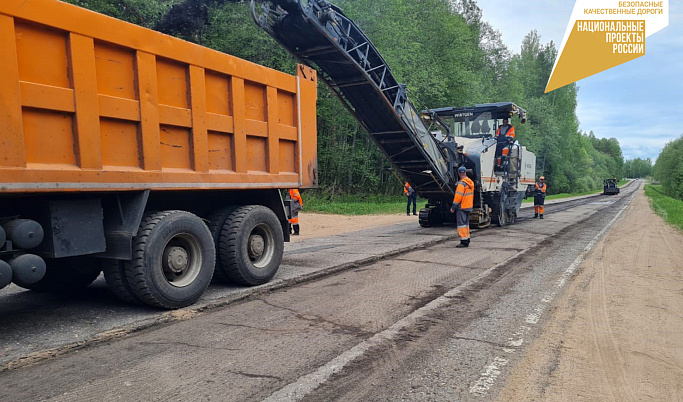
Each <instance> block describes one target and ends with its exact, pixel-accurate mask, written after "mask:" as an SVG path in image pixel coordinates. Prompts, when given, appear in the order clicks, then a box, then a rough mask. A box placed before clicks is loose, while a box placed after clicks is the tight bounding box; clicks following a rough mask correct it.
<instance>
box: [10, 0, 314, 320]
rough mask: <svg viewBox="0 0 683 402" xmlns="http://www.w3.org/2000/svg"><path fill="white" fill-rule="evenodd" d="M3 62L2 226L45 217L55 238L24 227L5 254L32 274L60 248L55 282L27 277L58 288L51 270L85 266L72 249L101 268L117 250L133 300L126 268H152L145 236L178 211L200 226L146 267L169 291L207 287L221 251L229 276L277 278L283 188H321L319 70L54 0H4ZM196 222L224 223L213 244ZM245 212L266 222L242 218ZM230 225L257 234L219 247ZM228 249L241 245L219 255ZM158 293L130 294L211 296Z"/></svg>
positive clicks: (169, 303) (174, 299)
mask: <svg viewBox="0 0 683 402" xmlns="http://www.w3.org/2000/svg"><path fill="white" fill-rule="evenodd" d="M0 59H2V63H0V131H1V134H2V135H1V136H0V155H2V156H1V157H0V225H2V226H6V225H7V224H8V223H9V222H11V221H13V220H16V219H28V220H32V221H34V222H37V223H38V224H39V225H40V226H41V228H43V229H44V233H43V236H44V238H45V241H43V242H41V243H40V244H39V245H38V246H36V247H35V248H33V249H31V250H26V249H22V248H21V247H18V246H17V243H16V241H13V240H14V239H13V238H12V237H14V238H16V239H19V234H16V233H14V232H13V233H12V236H10V237H8V238H7V239H6V241H5V242H3V243H2V244H3V246H2V248H0V257H1V258H2V261H3V262H4V263H6V264H9V265H11V266H12V269H13V273H14V274H15V276H16V275H18V274H19V271H20V270H23V269H24V268H23V267H20V265H21V264H19V263H17V262H16V259H17V257H20V256H21V255H24V254H29V253H30V254H34V255H38V256H40V257H42V258H47V259H48V261H47V262H48V263H47V269H46V271H47V274H46V275H45V277H44V278H42V279H38V280H36V277H37V276H35V275H34V276H32V277H30V278H29V279H28V282H31V281H33V280H36V282H35V283H28V282H27V281H26V280H24V281H22V280H20V282H22V283H21V284H22V285H25V287H29V288H32V287H41V286H42V287H45V286H51V284H53V283H56V282H60V280H57V279H52V277H58V276H59V275H56V274H54V272H56V271H57V270H60V271H64V272H68V274H66V275H67V276H76V275H75V274H73V272H74V270H73V269H72V268H73V267H74V266H75V267H78V266H81V265H83V264H81V263H76V262H75V261H74V258H77V257H82V256H92V257H98V258H100V259H101V260H94V259H89V260H88V262H87V264H90V265H93V266H96V267H95V268H93V269H92V270H90V271H97V268H98V267H100V263H101V262H102V261H105V263H107V264H108V271H109V272H110V273H111V275H109V276H108V278H107V279H108V280H109V279H110V278H111V277H115V278H114V279H112V280H111V281H110V282H116V281H118V282H117V286H119V287H120V288H121V289H124V290H123V291H122V292H119V293H121V295H122V296H124V298H125V296H126V295H125V293H126V292H127V291H126V290H125V288H127V287H129V286H128V284H126V283H125V282H126V275H128V276H134V275H135V274H136V273H135V272H134V271H135V269H138V270H139V271H144V269H147V268H144V269H143V268H141V266H137V268H134V267H133V268H131V266H133V265H135V264H134V263H132V262H131V261H134V260H135V258H136V256H135V246H136V244H138V243H139V241H140V239H139V238H138V237H139V235H140V231H141V230H143V229H144V230H149V231H152V232H154V231H155V227H157V226H156V225H161V226H163V225H164V224H165V223H166V222H167V221H168V222H170V220H178V221H181V222H185V223H183V225H189V226H188V227H192V228H193V229H192V230H195V231H198V232H199V233H196V234H194V235H192V236H193V237H195V239H191V238H190V237H188V236H182V235H179V237H173V236H171V238H170V240H169V239H167V240H169V241H171V243H169V244H171V246H168V247H167V248H168V249H166V248H164V247H162V250H161V251H159V252H160V255H159V256H157V257H159V258H157V260H159V259H161V260H163V261H161V260H160V261H156V262H154V263H155V264H158V265H159V266H163V269H162V271H163V272H161V274H160V273H159V272H155V273H154V272H149V273H147V274H146V275H150V277H149V278H148V279H149V280H150V281H151V282H154V281H157V280H158V279H159V278H158V277H161V279H164V278H166V279H167V281H166V282H168V283H163V280H162V281H161V282H159V283H158V287H159V288H160V289H162V288H163V287H164V286H167V285H169V284H170V286H171V287H174V288H181V289H182V288H187V287H192V286H195V285H194V284H193V278H195V277H197V278H201V279H202V281H204V282H206V277H207V276H208V277H209V279H210V276H211V275H210V274H211V273H212V272H211V273H209V274H206V273H205V272H204V271H205V270H206V269H207V268H206V267H203V266H201V265H202V264H203V265H207V264H206V263H207V259H210V258H214V257H208V256H207V255H208V254H214V255H215V253H216V250H218V260H219V261H218V263H217V267H219V266H221V265H223V266H224V267H223V268H224V269H222V270H219V269H218V268H217V271H220V273H218V274H217V276H221V277H223V278H225V279H230V278H231V277H233V278H234V277H235V275H233V273H234V272H233V271H232V270H234V269H237V268H235V264H237V265H239V264H240V263H244V262H245V261H246V262H250V263H253V264H255V265H254V267H255V268H254V267H252V268H254V269H257V270H258V269H265V268H264V267H265V266H266V265H268V267H267V268H268V270H270V271H271V272H270V273H269V274H268V275H269V276H272V275H271V274H274V271H273V270H272V268H273V267H272V264H270V265H269V264H268V263H266V262H264V261H260V260H259V258H260V257H261V256H262V255H261V254H259V253H262V252H263V247H266V252H267V253H269V258H270V260H269V261H271V262H272V261H276V262H277V265H279V259H280V258H281V249H282V245H281V244H276V243H281V242H282V241H284V240H288V237H289V233H288V231H287V230H286V229H287V220H286V218H287V217H286V212H285V210H284V206H283V203H282V199H281V197H280V192H279V189H283V188H309V187H315V186H317V159H316V152H317V150H316V147H317V144H316V111H315V105H316V96H317V94H316V81H317V77H316V72H315V71H314V70H312V69H310V68H308V67H305V66H298V68H297V74H296V75H295V76H292V75H288V74H284V73H281V72H279V71H276V70H273V69H269V68H266V67H263V66H259V65H257V64H254V63H251V62H248V61H245V60H242V59H239V58H236V57H233V56H230V55H227V54H223V53H220V52H217V51H214V50H211V49H208V48H204V47H201V46H198V45H195V44H192V43H188V42H185V41H182V40H179V39H177V38H173V37H169V36H166V35H163V34H160V33H158V32H154V31H151V30H148V29H145V28H142V27H139V26H135V25H132V24H128V23H125V22H123V21H119V20H116V19H114V18H110V17H107V16H104V15H100V14H97V13H94V12H91V11H88V10H85V9H82V8H79V7H76V6H73V5H69V4H66V3H62V2H60V1H56V0H32V1H29V2H26V1H22V0H5V1H3V2H0ZM256 206H259V207H262V208H265V209H266V211H264V210H263V209H261V208H256ZM150 211H157V215H156V218H154V219H151V220H149V219H148V218H149V215H150ZM158 211H162V212H158ZM163 211H176V212H177V211H180V212H187V213H189V214H191V215H192V216H189V215H187V214H182V213H181V214H177V213H175V212H174V213H166V214H164V213H163ZM265 215H269V216H268V219H265V218H264V216H265ZM254 216H256V218H254ZM273 217H274V219H275V222H276V224H277V225H276V226H277V227H271V226H272V225H271V224H272V221H273V219H271V218H273ZM195 218H196V219H195ZM199 218H201V219H204V220H205V221H206V222H208V228H207V227H206V225H204V228H205V229H206V230H207V231H211V232H212V233H211V236H212V237H213V244H212V246H211V248H212V250H213V251H211V250H210V252H207V253H204V250H203V248H204V245H203V244H202V241H203V240H206V239H204V237H206V236H204V234H205V233H201V232H202V230H203V229H202V227H201V225H203V223H201V219H199ZM246 218H254V219H255V222H256V223H254V228H260V229H259V230H256V232H254V231H252V230H247V229H245V228H239V227H237V226H239V225H238V224H237V223H236V222H237V221H239V220H243V219H246ZM197 219H199V223H200V224H201V225H200V224H198V223H197ZM264 219H265V220H264ZM226 222H227V223H226ZM230 222H232V224H233V227H232V229H230V228H229V227H228V226H230ZM264 222H265V223H264ZM141 225H143V226H141ZM144 225H147V226H144ZM224 225H227V226H226V227H225V228H224V227H223V226H224ZM259 225H260V226H259ZM10 226H12V225H10ZM161 226H158V227H159V228H160V227H161ZM171 226H173V225H171ZM181 226H182V225H181ZM79 228H80V230H79ZM223 229H226V230H228V229H230V230H232V231H233V232H235V233H237V235H236V236H238V237H239V236H246V238H245V239H242V240H244V242H246V243H244V244H242V243H240V244H227V240H226V243H225V244H222V243H221V241H220V237H221V233H222V231H223ZM252 229H253V228H252ZM179 230H180V229H179ZM187 230H190V229H187ZM230 230H228V232H230ZM245 230H246V231H247V233H246V234H245V233H243V232H244V231H245ZM24 232H25V230H24ZM24 232H22V234H26V233H24ZM155 233H156V232H155ZM179 233H180V232H179ZM231 233H232V232H231ZM147 234H149V233H147ZM233 234H234V233H233ZM34 235H35V233H34ZM136 236H138V237H136ZM192 236H191V237H192ZM233 237H234V236H233ZM250 239H251V240H250ZM0 240H1V239H0ZM249 241H252V242H251V243H249ZM20 243H21V241H20ZM143 243H144V242H143ZM264 245H265V246H264ZM138 246H139V244H138ZM269 246H273V247H275V249H274V250H272V249H268V247H269ZM235 247H239V248H240V249H239V250H237V251H235ZM221 248H224V249H225V250H228V249H230V250H232V251H231V252H228V251H226V252H225V254H226V256H225V258H222V257H221V256H220V254H221ZM233 251H234V252H233ZM273 252H274V254H273ZM231 253H232V254H231ZM240 253H243V254H245V255H246V256H245V257H244V258H246V260H245V261H241V260H240V261H237V260H239V258H241V257H242V256H241V254H240ZM204 254H206V255H204ZM228 254H229V255H228ZM238 254H240V255H238ZM247 254H248V255H247ZM193 256H194V257H193ZM202 256H203V257H202ZM137 257H139V258H142V259H145V258H147V257H149V256H145V255H138V256H137ZM192 258H195V260H192ZM23 259H24V260H26V258H23ZM102 259H104V260H102ZM221 259H223V260H225V261H223V262H221ZM67 260H68V261H67ZM199 260H202V261H201V263H200V264H199V265H197V263H198V262H197V261H199ZM228 260H230V261H228ZM35 261H37V260H35V259H34V262H35ZM93 261H94V262H93ZM112 261H113V262H112ZM145 261H146V262H145V264H147V263H150V261H151V260H149V261H147V260H145ZM259 261H260V262H259ZM13 264H14V265H13ZM36 264H38V265H40V264H39V263H37V262H36ZM51 264H52V265H53V266H55V267H58V269H56V270H51V269H50V265H51ZM112 264H113V265H116V266H117V268H111V265H112ZM193 264H194V265H193ZM231 264H232V265H231ZM253 264H252V265H253ZM15 265H16V267H15ZM24 265H26V264H24ZM28 265H30V264H28ZM34 265H35V264H34ZM105 265H106V264H105ZM143 265H144V264H143ZM209 265H210V264H209ZM229 265H230V266H231V267H232V268H230V267H228V266H229ZM15 268H16V269H15ZM33 268H36V267H33ZM160 269H161V268H160ZM275 269H276V268H275ZM41 270H43V271H45V269H43V268H41V267H37V271H41ZM188 270H189V271H188ZM210 270H211V271H213V266H211V267H210ZM34 271H35V269H34ZM185 271H188V272H185ZM190 271H192V272H190ZM3 272H5V273H7V270H6V267H5V270H4V271H3V270H2V267H0V284H2V279H1V278H2V273H3ZM51 272H53V273H51ZM255 272H256V271H255ZM106 273H107V270H105V274H106ZM138 273H140V272H138ZM10 275H11V274H10ZM153 275H156V276H153ZM249 275H250V274H249V273H247V274H246V277H245V276H244V275H242V274H239V273H237V274H236V278H237V281H238V282H243V283H249V284H256V283H260V282H262V281H264V280H267V279H269V278H267V279H266V276H268V275H265V276H264V275H261V274H260V273H258V272H256V276H255V277H249ZM259 275H260V276H259ZM19 276H21V275H19ZM29 276H30V275H29ZM179 278H180V279H179ZM48 282H49V283H48ZM207 283H208V282H207ZM203 285H204V284H202V286H203ZM121 289H119V291H120V290H121ZM202 290H203V289H202ZM129 293H130V292H129ZM161 293H162V294H161V295H152V296H150V295H147V294H143V293H142V292H141V291H133V292H132V293H131V295H132V296H131V297H130V298H131V299H136V300H137V301H142V302H145V303H148V304H152V305H158V306H160V307H178V306H181V305H186V304H188V302H192V301H194V300H192V299H196V297H198V296H196V294H197V292H194V294H193V295H192V297H190V298H189V299H188V298H187V297H185V296H178V295H177V294H173V295H171V296H169V295H164V294H163V289H162V291H161ZM171 293H172V292H171ZM176 293H177V292H176ZM181 293H182V292H181ZM199 294H201V292H199ZM164 298H167V299H168V300H166V299H164ZM181 299H184V300H181Z"/></svg>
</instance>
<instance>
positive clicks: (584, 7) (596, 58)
mask: <svg viewBox="0 0 683 402" xmlns="http://www.w3.org/2000/svg"><path fill="white" fill-rule="evenodd" d="M668 25H669V0H658V1H619V0H576V4H575V5H574V11H573V12H572V16H571V18H570V19H569V24H567V29H566V31H565V34H564V39H563V40H562V46H561V47H560V52H559V55H558V57H557V60H555V66H554V67H553V72H552V73H551V74H550V79H549V80H548V85H547V86H546V88H545V92H546V93H547V92H550V91H553V90H555V89H557V88H561V87H563V86H565V85H569V84H571V83H573V82H576V81H578V80H580V79H583V78H586V77H589V76H591V75H593V74H597V73H599V72H602V71H605V70H607V69H610V68H612V67H615V66H618V65H620V64H623V63H626V62H628V61H631V60H633V59H636V58H638V57H641V56H644V55H645V39H646V38H647V37H649V36H650V35H653V34H654V33H656V32H659V31H660V30H662V29H664V28H666V27H667V26H668Z"/></svg>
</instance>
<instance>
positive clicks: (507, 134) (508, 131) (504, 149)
mask: <svg viewBox="0 0 683 402" xmlns="http://www.w3.org/2000/svg"><path fill="white" fill-rule="evenodd" d="M494 138H495V139H496V141H497V144H496V166H500V165H501V161H502V159H503V157H505V156H508V155H509V154H510V145H511V144H512V143H513V142H515V128H514V127H513V126H512V125H511V124H510V123H509V120H508V118H507V117H503V125H501V126H499V127H498V129H497V130H496V135H495V137H494Z"/></svg>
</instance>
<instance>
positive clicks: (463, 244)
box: [455, 239, 470, 248]
mask: <svg viewBox="0 0 683 402" xmlns="http://www.w3.org/2000/svg"><path fill="white" fill-rule="evenodd" d="M469 246H470V240H469V239H467V240H460V244H458V245H457V246H455V247H456V248H464V247H469Z"/></svg>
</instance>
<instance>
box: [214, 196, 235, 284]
mask: <svg viewBox="0 0 683 402" xmlns="http://www.w3.org/2000/svg"><path fill="white" fill-rule="evenodd" d="M235 208H237V206H235V205H232V206H229V207H225V208H221V209H219V210H217V211H214V212H212V213H211V215H209V218H208V221H209V231H210V232H211V236H212V237H213V241H214V246H215V247H216V254H217V255H216V269H215V270H214V272H213V279H214V281H216V282H222V283H226V282H230V279H229V278H228V277H227V276H226V275H225V273H224V272H225V270H223V269H221V268H220V265H221V257H220V253H219V250H220V242H221V232H222V231H223V226H224V225H225V221H226V220H228V218H229V217H230V214H232V212H233V211H234V210H235Z"/></svg>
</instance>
